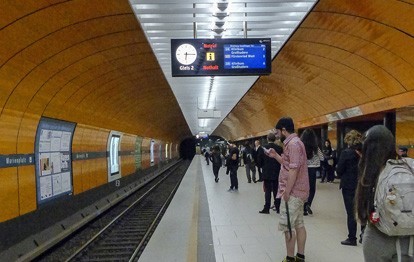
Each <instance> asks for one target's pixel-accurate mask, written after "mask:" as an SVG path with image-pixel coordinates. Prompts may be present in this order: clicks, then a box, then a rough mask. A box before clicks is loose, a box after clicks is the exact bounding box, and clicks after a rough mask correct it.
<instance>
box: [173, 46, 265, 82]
mask: <svg viewBox="0 0 414 262" xmlns="http://www.w3.org/2000/svg"><path fill="white" fill-rule="evenodd" d="M271 65H272V61H271V39H270V38H241V39H223V38H220V39H171V67H172V76H173V77H176V76H239V75H267V74H270V73H271Z"/></svg>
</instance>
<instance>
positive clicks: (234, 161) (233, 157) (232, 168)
mask: <svg viewBox="0 0 414 262" xmlns="http://www.w3.org/2000/svg"><path fill="white" fill-rule="evenodd" d="M226 165H227V173H230V188H229V190H228V191H229V192H233V191H238V190H239V181H238V179H237V169H238V168H239V149H238V148H237V146H236V145H234V144H230V149H229V155H228V157H227V161H226Z"/></svg>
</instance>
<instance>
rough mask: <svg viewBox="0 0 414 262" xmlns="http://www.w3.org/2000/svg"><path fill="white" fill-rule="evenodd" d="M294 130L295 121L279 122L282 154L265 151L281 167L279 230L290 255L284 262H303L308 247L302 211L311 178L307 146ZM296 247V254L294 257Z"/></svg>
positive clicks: (272, 150) (289, 119)
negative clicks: (282, 145)
mask: <svg viewBox="0 0 414 262" xmlns="http://www.w3.org/2000/svg"><path fill="white" fill-rule="evenodd" d="M294 130H295V128H294V124H293V120H292V118H290V117H282V118H281V119H279V121H278V122H277V124H276V135H277V136H279V137H280V139H281V141H282V142H283V144H284V151H283V154H282V155H279V154H278V153H277V152H276V151H275V150H274V149H273V148H270V149H268V150H265V154H266V155H268V156H270V157H273V158H275V159H276V160H277V161H278V162H279V163H280V164H281V168H280V174H279V192H278V197H281V198H282V203H281V207H280V222H279V230H280V231H283V232H284V233H285V243H286V251H287V252H286V253H287V256H286V258H285V259H284V260H283V261H286V262H289V261H300V262H303V261H305V243H306V229H305V224H304V221H303V207H304V204H305V202H306V201H307V200H308V196H309V178H308V167H307V165H306V150H305V146H304V144H303V142H302V141H301V140H300V139H299V137H298V136H297V134H296V133H295V131H294ZM288 217H289V221H288ZM292 229H294V231H292ZM296 245H297V253H296V256H294V255H295V246H296Z"/></svg>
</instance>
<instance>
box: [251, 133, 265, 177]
mask: <svg viewBox="0 0 414 262" xmlns="http://www.w3.org/2000/svg"><path fill="white" fill-rule="evenodd" d="M254 145H255V147H254V150H253V159H254V162H255V165H256V167H257V173H259V180H257V181H256V180H253V182H255V183H256V182H262V181H263V178H262V168H263V159H264V151H263V148H262V146H261V145H260V140H256V141H254Z"/></svg>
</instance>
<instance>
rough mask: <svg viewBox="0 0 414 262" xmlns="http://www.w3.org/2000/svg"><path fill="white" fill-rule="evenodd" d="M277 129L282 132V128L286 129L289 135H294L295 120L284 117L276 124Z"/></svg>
mask: <svg viewBox="0 0 414 262" xmlns="http://www.w3.org/2000/svg"><path fill="white" fill-rule="evenodd" d="M275 128H276V129H280V130H282V128H285V129H286V131H288V132H289V133H293V132H294V131H295V126H294V124H293V120H292V118H290V117H282V118H281V119H279V121H277V123H276V127H275Z"/></svg>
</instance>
